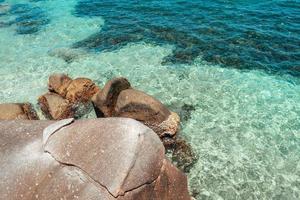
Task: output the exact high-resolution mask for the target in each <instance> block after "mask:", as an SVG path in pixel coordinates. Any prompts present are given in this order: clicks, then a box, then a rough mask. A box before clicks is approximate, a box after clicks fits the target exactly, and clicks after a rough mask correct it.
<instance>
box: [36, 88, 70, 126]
mask: <svg viewBox="0 0 300 200" xmlns="http://www.w3.org/2000/svg"><path fill="white" fill-rule="evenodd" d="M38 102H39V104H40V106H41V110H42V111H43V114H44V115H45V117H46V118H47V119H54V120H58V119H66V118H71V117H74V115H75V112H74V108H73V105H72V104H71V103H70V102H69V101H68V100H66V99H64V98H62V97H61V96H60V95H58V94H55V93H46V94H44V95H42V96H40V97H39V99H38Z"/></svg>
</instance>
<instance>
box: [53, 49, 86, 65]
mask: <svg viewBox="0 0 300 200" xmlns="http://www.w3.org/2000/svg"><path fill="white" fill-rule="evenodd" d="M85 54H86V53H85V52H84V51H83V50H80V49H73V48H57V49H53V50H51V51H49V55H50V56H54V57H58V58H61V59H63V60H64V61H65V62H67V63H71V62H73V61H74V60H76V59H78V58H79V57H81V56H82V55H85Z"/></svg>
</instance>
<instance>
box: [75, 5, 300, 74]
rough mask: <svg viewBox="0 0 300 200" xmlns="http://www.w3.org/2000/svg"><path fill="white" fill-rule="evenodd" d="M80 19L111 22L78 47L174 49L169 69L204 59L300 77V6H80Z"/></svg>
mask: <svg viewBox="0 0 300 200" xmlns="http://www.w3.org/2000/svg"><path fill="white" fill-rule="evenodd" d="M74 15H76V16H80V17H93V16H101V17H103V18H104V19H105V27H104V28H103V29H102V30H101V31H100V32H99V33H97V34H94V35H92V36H90V37H88V38H87V39H85V40H83V41H80V42H78V43H76V44H75V46H76V47H86V48H89V49H96V50H99V51H103V50H108V51H111V50H114V49H116V48H120V47H122V46H124V45H126V44H128V43H130V42H138V41H146V42H150V43H155V44H171V45H174V51H173V54H172V55H171V56H169V57H167V58H165V60H164V62H166V63H170V62H171V63H190V62H193V60H194V59H195V58H196V57H198V56H199V55H201V56H203V58H204V59H205V60H206V61H209V62H212V63H216V64H222V65H224V66H229V67H236V68H240V69H253V68H261V69H264V70H266V71H268V72H275V73H278V72H279V73H281V72H284V73H285V72H287V73H290V74H293V75H297V76H299V75H300V1H286V0H284V1H283V0H276V1H274V0H273V1H271V0H266V1H220V0H218V1H207V0H196V1H182V0H180V1H179V0H177V1H173V0H165V1H158V0H151V1H128V0H119V1H110V0H80V1H78V4H77V6H76V10H75V12H74Z"/></svg>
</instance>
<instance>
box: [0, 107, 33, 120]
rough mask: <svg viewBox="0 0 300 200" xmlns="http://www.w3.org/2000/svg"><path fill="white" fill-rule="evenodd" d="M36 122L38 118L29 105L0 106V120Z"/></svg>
mask: <svg viewBox="0 0 300 200" xmlns="http://www.w3.org/2000/svg"><path fill="white" fill-rule="evenodd" d="M13 119H24V120H38V119H39V118H38V116H37V114H36V112H35V110H34V108H33V107H32V105H31V104H30V103H4V104H0V120H13Z"/></svg>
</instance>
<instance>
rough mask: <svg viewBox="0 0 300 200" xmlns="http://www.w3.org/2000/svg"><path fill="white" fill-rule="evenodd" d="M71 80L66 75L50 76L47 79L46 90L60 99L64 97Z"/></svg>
mask: <svg viewBox="0 0 300 200" xmlns="http://www.w3.org/2000/svg"><path fill="white" fill-rule="evenodd" d="M71 82H72V79H71V78H70V77H69V76H68V75H66V74H52V75H50V77H49V81H48V89H49V91H51V92H55V93H57V94H59V95H60V96H62V97H65V96H66V93H67V88H68V87H69V85H70V83H71Z"/></svg>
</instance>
